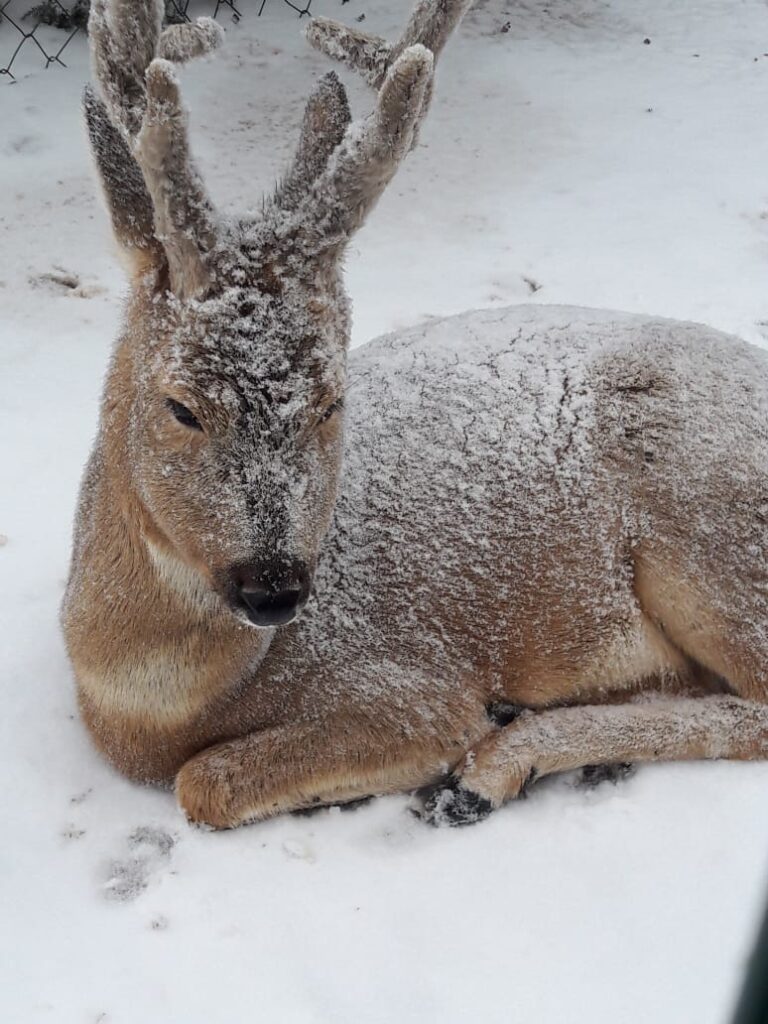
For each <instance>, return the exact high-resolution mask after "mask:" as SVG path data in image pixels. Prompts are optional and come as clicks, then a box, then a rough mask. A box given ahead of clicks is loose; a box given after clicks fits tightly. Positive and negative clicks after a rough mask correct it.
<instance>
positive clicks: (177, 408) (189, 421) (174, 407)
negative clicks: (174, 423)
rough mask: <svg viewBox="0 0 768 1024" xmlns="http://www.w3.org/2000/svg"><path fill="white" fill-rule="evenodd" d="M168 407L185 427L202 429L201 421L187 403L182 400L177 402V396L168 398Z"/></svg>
mask: <svg viewBox="0 0 768 1024" xmlns="http://www.w3.org/2000/svg"><path fill="white" fill-rule="evenodd" d="M166 402H167V404H168V408H169V409H170V410H171V412H172V413H173V415H174V416H175V417H176V419H177V420H178V421H179V423H181V425H182V426H184V427H189V428H190V430H202V429H203V428H202V427H201V426H200V421H199V420H198V418H197V417H196V416H195V415H194V413H192V412H190V411H189V409H188V408H187V407H186V405H182V404H181V402H177V401H176V399H175V398H168V399H166Z"/></svg>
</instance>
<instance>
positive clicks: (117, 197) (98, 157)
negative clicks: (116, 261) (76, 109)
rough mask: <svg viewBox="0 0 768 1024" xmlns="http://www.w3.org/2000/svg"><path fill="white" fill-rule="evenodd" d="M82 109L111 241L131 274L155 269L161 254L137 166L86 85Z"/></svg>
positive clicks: (159, 261) (149, 203)
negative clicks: (108, 219) (117, 248)
mask: <svg viewBox="0 0 768 1024" xmlns="http://www.w3.org/2000/svg"><path fill="white" fill-rule="evenodd" d="M83 109H84V111H85V123H86V127H87V129H88V138H89V140H90V144H91V152H92V153H93V158H94V162H95V164H96V168H97V170H98V172H99V179H100V181H101V186H102V191H103V194H104V199H105V201H106V204H107V209H108V211H109V216H110V219H111V221H112V231H113V234H114V236H115V240H116V242H117V244H118V245H119V246H120V249H121V250H122V252H123V253H124V255H125V257H126V259H127V260H128V262H129V266H130V270H131V273H132V274H137V275H138V274H143V273H146V271H148V270H150V269H153V268H158V267H160V266H161V265H162V264H163V263H164V262H165V254H164V251H163V248H162V246H161V245H160V243H159V242H158V240H157V239H156V237H155V233H154V232H155V224H154V212H153V209H152V200H151V199H150V197H149V192H147V187H146V185H145V183H144V176H143V175H142V173H141V170H140V169H139V165H138V164H137V163H136V161H135V160H134V158H133V156H132V155H131V153H130V151H129V149H128V146H127V144H126V142H125V140H124V139H123V137H122V135H121V134H120V132H119V131H118V129H117V128H116V127H115V126H114V125H113V124H112V122H111V121H110V119H109V114H108V113H107V108H106V107H105V106H104V104H103V103H102V101H101V100H100V99H99V97H98V96H97V95H96V93H95V92H94V90H93V89H92V88H91V87H90V86H86V87H85V92H84V93H83Z"/></svg>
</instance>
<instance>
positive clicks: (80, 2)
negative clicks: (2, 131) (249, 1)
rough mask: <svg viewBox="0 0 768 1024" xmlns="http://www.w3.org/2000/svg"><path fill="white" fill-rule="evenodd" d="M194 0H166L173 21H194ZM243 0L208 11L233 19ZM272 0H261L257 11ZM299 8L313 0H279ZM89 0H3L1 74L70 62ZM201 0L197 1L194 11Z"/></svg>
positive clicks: (216, 1)
mask: <svg viewBox="0 0 768 1024" xmlns="http://www.w3.org/2000/svg"><path fill="white" fill-rule="evenodd" d="M191 2H192V0H165V17H166V21H168V22H180V21H189V20H190V15H189V13H188V12H189V7H190V3H191ZM243 2H244V0H207V6H208V11H207V12H206V11H204V13H210V14H212V15H213V17H214V18H216V17H218V16H219V14H220V13H222V11H224V12H227V11H228V12H229V14H230V16H231V18H232V20H233V21H239V20H240V18H241V17H242V13H241V11H240V7H239V6H238V3H239V4H240V5H241V6H242V4H243ZM267 2H268V0H259V3H260V6H259V10H258V13H259V15H261V13H262V12H263V10H264V7H265V6H266V4H267ZM280 2H281V3H284V4H285V5H286V6H288V7H290V8H291V9H292V10H294V11H296V13H297V14H298V15H299V17H302V16H303V15H305V14H307V15H308V14H309V13H310V7H311V6H312V0H298V3H295V2H294V0H280ZM89 7H90V0H72V2H71V3H63V2H61V0H0V77H2V76H5V78H6V80H7V81H11V82H13V81H15V80H16V78H17V76H18V74H19V73H24V72H27V71H29V70H31V69H32V68H34V67H35V66H42V67H45V68H49V67H50V66H51V65H53V64H58V65H60V66H61V67H66V62H65V59H64V57H63V56H62V55H65V54H66V49H67V47H68V46H69V44H70V43H71V42H72V40H73V39H74V38H75V36H76V35H77V34H78V33H80V32H85V30H86V26H87V24H88V11H89ZM198 7H200V4H196V5H195V13H197V8H198Z"/></svg>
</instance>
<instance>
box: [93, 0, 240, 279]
mask: <svg viewBox="0 0 768 1024" xmlns="http://www.w3.org/2000/svg"><path fill="white" fill-rule="evenodd" d="M161 16H162V3H161V2H160V0H112V2H111V3H108V2H107V0H93V3H92V5H91V16H90V20H89V23H88V30H89V35H90V40H91V56H92V60H93V69H94V75H95V78H96V80H97V82H98V84H99V88H100V91H101V95H102V99H103V101H104V105H105V107H106V111H107V114H108V117H109V120H110V122H111V124H112V125H113V126H114V127H115V128H116V129H118V131H119V133H120V135H121V136H122V138H123V140H124V141H125V144H126V146H127V148H128V150H129V151H130V153H131V155H132V156H133V158H134V159H135V161H136V163H137V164H138V167H139V168H140V170H141V174H142V176H143V178H144V182H145V184H146V188H147V192H148V194H149V197H150V199H151V203H152V208H153V212H154V235H155V237H156V238H157V239H158V241H159V242H160V243H161V244H162V246H163V249H164V251H165V255H166V258H167V260H168V269H169V274H170V285H171V290H172V291H173V292H174V294H176V295H177V296H178V297H179V298H182V299H186V298H192V297H195V296H198V295H200V294H202V293H204V292H205V290H206V289H207V287H208V285H209V283H210V277H209V273H208V271H207V269H206V266H205V260H204V257H205V255H206V254H207V253H208V252H210V250H211V249H212V248H213V246H214V244H215V241H216V229H215V225H216V217H215V213H214V209H213V205H212V203H211V201H210V199H209V198H208V196H207V194H206V191H205V188H204V186H203V183H202V180H201V178H200V175H199V173H198V172H197V170H196V168H195V165H194V163H193V161H192V158H191V155H190V152H189V142H188V135H187V118H186V114H185V112H184V109H183V107H182V104H181V96H180V92H179V85H178V81H177V79H176V75H175V71H174V67H173V64H172V63H171V62H172V61H174V62H176V63H182V62H184V61H186V60H189V59H191V58H193V57H196V56H200V55H201V54H204V53H209V52H210V51H211V50H213V49H215V48H216V47H217V46H218V45H219V43H220V42H221V40H222V38H223V33H222V31H221V29H220V28H219V26H218V25H217V24H216V22H215V21H213V20H212V19H211V18H199V19H198V20H197V22H195V23H190V24H184V25H174V26H170V27H169V28H166V29H165V30H163V31H161Z"/></svg>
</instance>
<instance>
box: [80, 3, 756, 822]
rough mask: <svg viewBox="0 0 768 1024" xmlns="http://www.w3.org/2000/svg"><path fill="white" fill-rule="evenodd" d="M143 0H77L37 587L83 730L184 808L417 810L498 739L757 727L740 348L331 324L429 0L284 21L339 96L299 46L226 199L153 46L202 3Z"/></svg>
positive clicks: (700, 336)
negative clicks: (358, 27)
mask: <svg viewBox="0 0 768 1024" xmlns="http://www.w3.org/2000/svg"><path fill="white" fill-rule="evenodd" d="M161 6H162V5H161V4H160V3H159V2H157V3H156V2H155V0H141V2H138V0H131V2H129V0H112V2H111V3H110V4H109V5H107V4H106V3H105V0H94V3H93V13H92V15H91V39H92V46H93V55H94V66H95V71H96V78H97V81H98V84H99V88H100V93H101V95H100V98H97V96H96V95H95V94H93V93H88V94H87V97H86V114H87V120H88V127H89V132H90V137H91V142H92V146H93V150H94V153H95V157H96V162H97V164H98V168H99V171H100V175H101V180H102V183H103V186H104V191H105V194H106V199H107V203H108V206H109V209H110V211H111V217H112V223H113V227H114V232H115V235H116V237H117V240H118V242H119V243H120V245H121V246H122V248H123V250H124V251H125V253H126V255H127V258H128V263H129V265H130V269H131V294H130V299H129V302H128V309H127V316H126V326H125V329H124V331H123V334H122V336H121V338H120V340H119V343H118V345H117V348H116V350H115V353H114V356H113V359H112V363H111V367H110V370H109V375H108V379H107V382H106V387H105V393H104V401H103V405H102V412H101V424H100V430H99V434H98V438H97V440H96V444H95V448H94V451H93V454H92V456H91V459H90V462H89V464H88V467H87V470H86V474H85V479H84V483H83V487H82V494H81V499H80V508H79V513H78V517H77V527H76V537H75V546H74V555H73V562H72V571H71V578H70V581H69V586H68V589H67V594H66V598H65V603H64V610H63V622H64V628H65V633H66V640H67V644H68V648H69V652H70V655H71V659H72V663H73V666H74V670H75V673H76V677H77V683H78V690H79V699H80V705H81V708H82V713H83V716H84V718H85V721H86V723H87V725H88V727H89V728H90V730H91V732H92V734H93V736H94V738H95V740H96V743H97V744H98V746H99V747H100V748H101V750H102V751H103V752H104V753H105V754H106V756H107V757H108V758H109V759H110V760H111V761H112V763H113V764H115V765H116V766H117V767H118V768H119V769H120V770H121V771H122V772H124V773H125V774H126V775H128V776H130V777H132V778H134V779H139V780H142V781H157V782H171V781H173V780H175V785H176V792H177V795H178V799H179V801H180V802H181V806H182V807H183V809H184V811H185V812H186V814H187V815H188V817H189V818H190V819H191V820H193V821H198V822H207V823H209V824H211V825H214V826H222V827H226V826H234V825H238V824H240V823H242V822H246V821H252V820H256V819H262V818H266V817H269V816H270V815H273V814H276V813H278V812H281V811H287V810H292V809H296V808H304V807H307V806H310V805H313V804H316V803H317V804H322V803H334V802H343V801H350V800H353V799H355V798H358V797H361V796H364V795H367V794H372V793H385V792H391V791H396V790H409V789H415V788H418V787H424V786H428V785H430V784H431V785H432V788H431V789H429V790H427V794H428V795H427V796H426V797H425V800H424V814H425V816H426V817H427V818H428V819H429V820H431V821H433V822H435V823H449V824H460V823H465V822H470V821H475V820H477V819H479V818H481V817H483V816H484V815H486V814H487V813H488V812H490V811H491V810H492V809H493V808H496V807H498V806H499V805H500V804H501V803H502V802H503V801H504V800H506V799H509V798H511V797H514V796H516V795H518V794H519V793H520V792H521V791H522V789H523V787H524V786H525V785H526V783H527V782H528V781H529V780H530V779H531V778H532V777H534V776H535V775H546V774H548V773H551V772H557V771H562V770H565V769H571V768H575V767H577V766H583V765H587V764H609V763H612V762H617V761H627V760H628V761H636V760H637V761H640V760H656V759H683V758H719V757H728V758H741V759H751V758H762V757H765V756H766V753H768V705H767V704H766V700H767V698H768V362H766V356H765V354H764V353H762V352H761V351H758V350H757V349H755V348H752V347H750V346H749V345H747V344H746V343H744V342H742V341H739V340H737V339H734V338H731V337H726V336H725V335H722V334H719V333H718V332H716V331H713V330H710V329H709V328H706V327H702V326H699V325H696V324H691V323H678V322H674V321H669V320H658V319H649V318H646V317H641V316H630V315H624V314H614V313H608V312H603V311H594V310H586V309H568V308H559V307H554V308H546V307H521V308H510V309H503V310H498V309H496V310H492V311H485V312H470V313H466V314H464V315H462V316H458V317H452V318H450V319H447V320H442V321H438V322H432V323H430V324H429V325H428V326H426V327H423V326H422V327H418V328H415V329H413V330H410V331H406V332H403V333H400V334H397V335H391V336H389V337H385V338H382V339H379V340H378V341H375V342H372V343H370V344H368V345H366V346H364V347H362V348H360V349H357V350H355V351H354V352H353V353H352V354H351V356H350V357H349V360H347V355H346V350H347V343H348V337H349V313H348V306H347V299H346V296H345V293H344V289H343V284H342V279H341V259H342V256H343V253H344V249H345V246H346V245H347V243H348V241H349V239H350V236H351V235H352V233H353V232H354V231H355V230H357V228H359V227H360V225H361V224H362V223H363V221H364V220H365V217H366V215H367V214H368V212H369V211H370V209H371V207H372V206H373V205H374V203H375V202H376V200H377V198H378V197H379V195H380V194H381V192H382V191H383V189H384V188H385V187H386V185H387V183H388V182H389V180H390V179H391V178H392V176H393V174H394V172H395V170H396V168H397V166H398V164H399V163H400V161H401V160H402V159H403V157H404V156H405V155H406V154H407V153H408V151H409V149H410V148H411V145H412V142H413V137H414V133H415V132H416V131H417V130H418V127H419V124H420V121H421V119H422V117H423V115H424V112H425V108H426V105H427V101H428V98H429V95H430V92H431V87H432V74H433V53H432V52H429V51H428V50H427V49H426V48H425V46H424V45H423V43H425V42H427V43H429V44H430V45H431V46H432V47H433V52H434V54H437V53H438V52H439V50H440V48H441V47H442V44H443V43H444V42H445V40H446V38H447V36H448V35H449V34H450V31H451V29H452V28H453V27H454V26H455V24H456V23H457V22H458V21H459V19H460V17H461V15H462V14H463V12H464V9H465V8H466V7H467V6H468V3H467V0H426V2H422V3H421V4H420V6H419V7H418V9H417V10H416V12H415V14H414V15H413V17H412V20H411V23H410V24H409V26H408V28H407V30H406V33H405V35H404V38H403V41H402V42H401V44H398V45H397V46H394V47H389V46H387V45H386V44H385V43H383V42H382V41H380V40H372V39H369V38H367V37H362V36H360V35H359V34H357V33H351V32H349V31H346V30H343V29H341V28H340V27H339V26H335V25H334V24H333V23H328V22H321V23H319V24H315V25H314V26H313V28H312V30H311V34H312V37H313V41H314V42H315V43H316V44H317V45H319V46H321V47H323V48H325V49H326V50H328V51H330V52H333V53H335V55H336V56H342V57H344V58H345V59H347V61H348V62H350V63H353V64H357V65H359V66H360V67H361V68H362V69H363V70H364V71H365V72H366V73H367V74H368V77H369V79H370V80H371V81H372V82H373V83H374V84H375V85H376V87H377V88H378V95H377V99H376V106H375V109H374V111H373V113H372V114H371V115H370V116H369V117H368V118H367V119H366V120H364V121H362V122H360V123H355V124H351V125H350V123H349V121H350V117H349V112H348V107H347V102H346V98H345V94H344V90H343V88H342V86H341V85H340V83H339V82H338V80H337V79H336V78H335V76H333V75H329V76H327V77H326V78H324V79H322V81H321V82H320V84H319V86H318V88H317V89H316V91H315V92H314V94H313V95H312V97H311V98H310V100H309V103H308V106H307V110H306V115H305V118H304V123H303V128H302V131H301V137H300V140H299V145H298V150H297V153H296V156H295V159H294V161H293V163H292V165H291V167H290V168H289V170H288V172H287V174H286V176H285V178H284V179H283V181H282V184H281V185H280V186H279V187H278V188H277V189H276V191H275V192H274V194H273V195H272V196H271V197H270V198H269V199H268V200H267V201H266V202H265V204H264V207H263V211H262V213H261V214H260V215H259V216H258V217H253V218H250V217H245V218H242V219H240V220H234V221H227V220H224V219H223V218H221V217H219V216H217V214H216V212H215V210H214V208H213V206H212V204H211V202H210V200H209V198H208V196H207V195H206V192H205V189H204V187H203V184H202V182H201V180H200V178H199V176H198V174H197V172H196V171H195V167H194V164H193V163H192V160H191V158H190V154H189V149H188V142H187V128H186V121H185V117H184V114H183V112H182V108H181V105H180V99H179V89H178V85H177V81H176V78H175V74H174V69H173V66H172V63H171V61H174V60H177V61H178V60H183V59H186V58H188V57H190V56H193V55H194V54H195V53H198V52H203V51H205V50H207V49H210V48H211V47H212V46H213V45H214V44H215V42H216V41H217V34H216V29H215V26H213V24H212V23H210V22H206V21H203V22H200V23H198V24H196V25H194V26H188V27H182V28H175V29H172V30H166V31H165V32H161V30H160V21H159V19H160V7H161ZM342 424H344V428H343V429H344V433H345V435H346V439H347V440H346V443H345V453H344V464H343V469H342ZM638 694H641V695H643V696H644V697H645V699H640V700H637V699H634V698H636V697H637V695H638ZM499 710H500V712H501V713H499ZM515 710H517V712H518V713H517V714H515V713H514V712H515ZM441 780H442V781H441Z"/></svg>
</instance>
